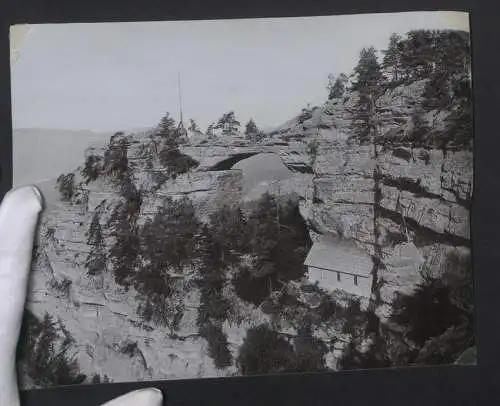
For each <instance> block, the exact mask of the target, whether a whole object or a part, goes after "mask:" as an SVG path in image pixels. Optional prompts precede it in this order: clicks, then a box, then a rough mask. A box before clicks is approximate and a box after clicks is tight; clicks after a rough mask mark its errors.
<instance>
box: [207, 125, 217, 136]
mask: <svg viewBox="0 0 500 406" xmlns="http://www.w3.org/2000/svg"><path fill="white" fill-rule="evenodd" d="M205 133H206V134H207V135H208V137H209V138H213V137H214V136H215V123H210V125H209V126H208V127H207V131H206V132H205Z"/></svg>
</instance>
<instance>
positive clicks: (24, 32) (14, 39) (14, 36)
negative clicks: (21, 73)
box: [9, 24, 32, 67]
mask: <svg viewBox="0 0 500 406" xmlns="http://www.w3.org/2000/svg"><path fill="white" fill-rule="evenodd" d="M31 31H32V26H31V25H29V24H18V25H12V26H11V27H10V33H9V38H10V65H11V67H12V66H14V64H15V63H16V62H17V60H18V59H19V55H20V53H21V45H22V43H23V42H24V40H25V39H26V37H27V36H28V34H29V33H30V32H31Z"/></svg>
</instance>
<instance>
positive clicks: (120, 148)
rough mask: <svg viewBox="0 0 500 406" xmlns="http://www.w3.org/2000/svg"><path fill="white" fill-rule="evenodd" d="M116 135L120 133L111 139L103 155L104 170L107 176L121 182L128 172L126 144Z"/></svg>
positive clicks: (123, 139)
mask: <svg viewBox="0 0 500 406" xmlns="http://www.w3.org/2000/svg"><path fill="white" fill-rule="evenodd" d="M118 134H121V133H117V134H115V135H114V136H113V137H112V138H111V140H110V142H109V146H108V148H107V150H106V151H105V153H104V170H105V172H106V174H107V175H109V176H113V177H114V178H115V179H116V180H117V181H119V182H121V181H122V180H123V178H124V177H125V176H126V174H127V172H128V170H129V166H128V142H127V140H126V139H125V138H124V137H123V136H121V135H118Z"/></svg>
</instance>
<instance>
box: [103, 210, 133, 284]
mask: <svg viewBox="0 0 500 406" xmlns="http://www.w3.org/2000/svg"><path fill="white" fill-rule="evenodd" d="M109 225H110V227H111V233H110V234H111V236H113V237H114V239H115V242H114V244H113V246H112V247H111V249H110V252H109V258H110V260H111V264H112V270H113V275H114V278H115V281H116V283H118V284H119V285H122V286H124V287H125V288H126V289H128V288H129V287H130V285H132V284H133V282H134V277H135V272H136V268H137V261H138V256H139V253H140V240H139V235H138V228H137V225H135V224H133V223H132V222H131V221H130V220H129V217H128V215H127V208H126V206H125V205H124V204H123V203H122V204H119V205H118V206H117V207H116V208H115V210H114V212H113V214H112V215H111V221H110V224H109Z"/></svg>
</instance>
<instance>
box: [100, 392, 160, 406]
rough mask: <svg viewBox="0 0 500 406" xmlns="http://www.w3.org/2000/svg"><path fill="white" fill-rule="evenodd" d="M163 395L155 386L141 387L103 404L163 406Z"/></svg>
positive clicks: (106, 405) (113, 405)
mask: <svg viewBox="0 0 500 406" xmlns="http://www.w3.org/2000/svg"><path fill="white" fill-rule="evenodd" d="M162 405H163V395H162V393H161V391H160V390H158V389H155V388H148V389H139V390H136V391H133V392H129V393H127V394H125V395H123V396H120V397H118V398H116V399H113V400H110V401H109V402H106V403H105V404H103V405H102V406H162Z"/></svg>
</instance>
